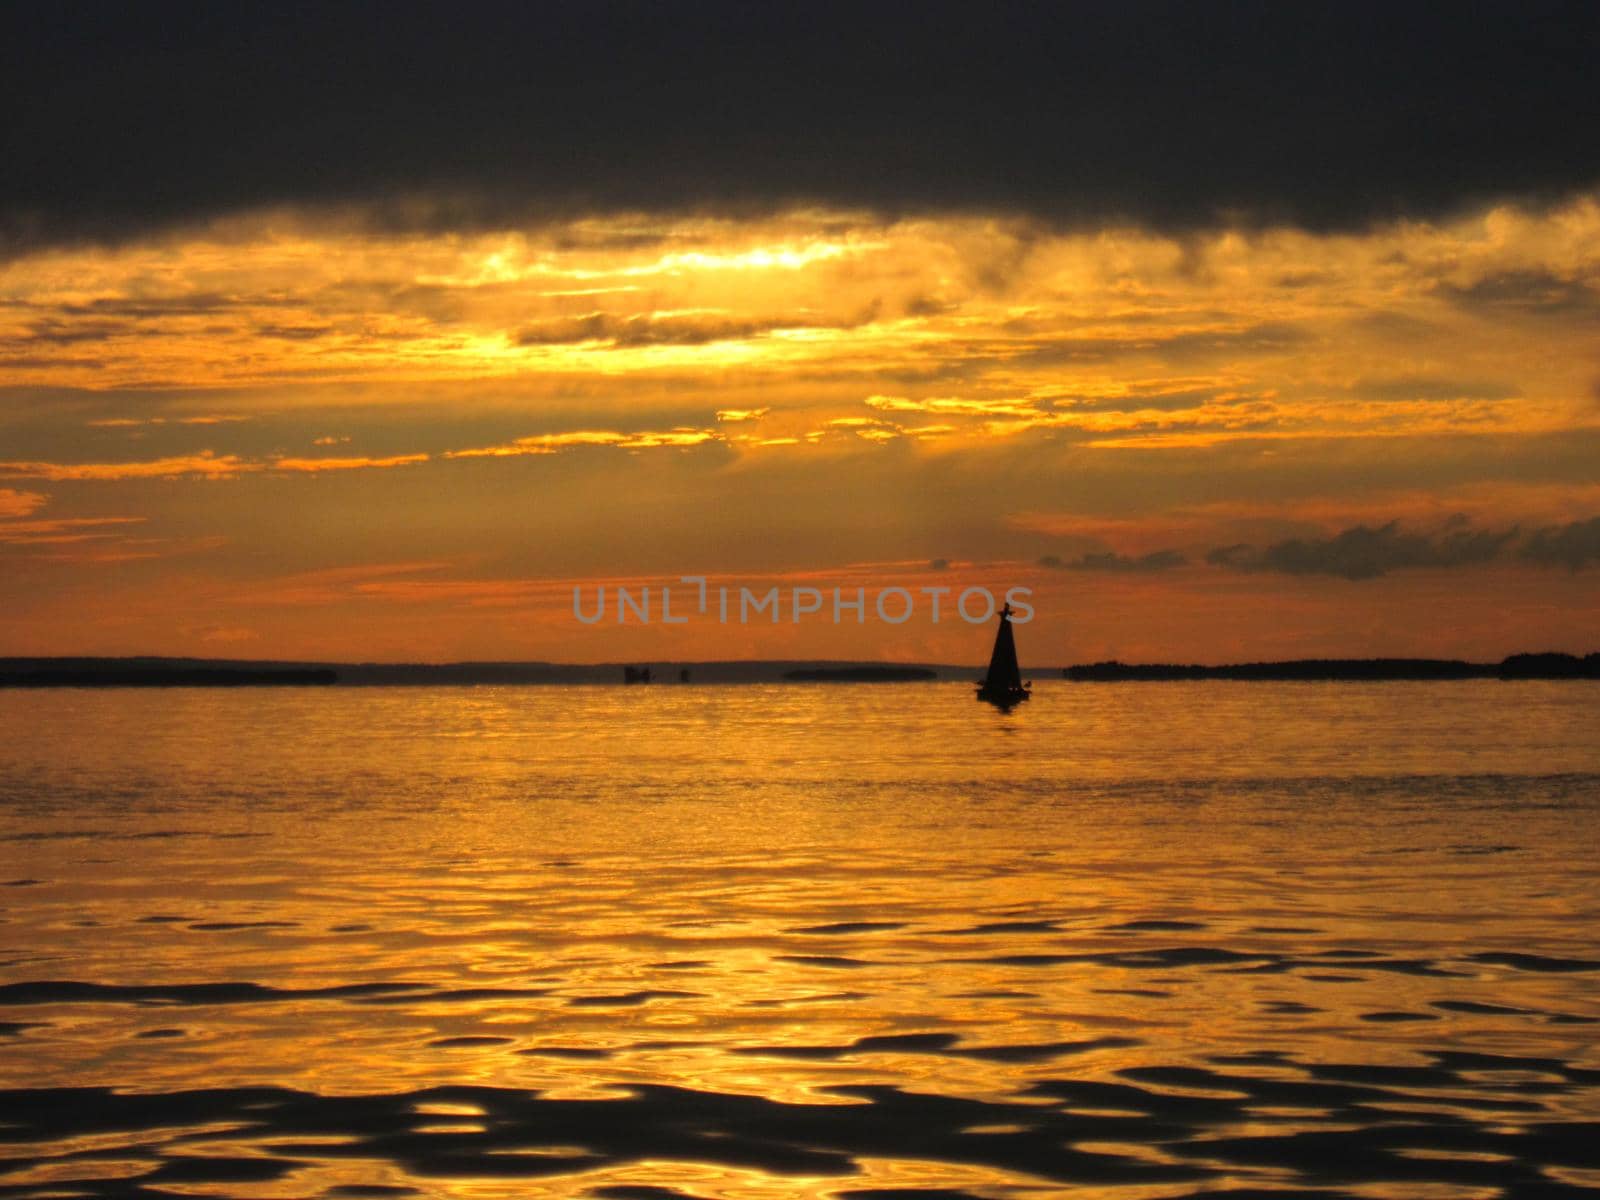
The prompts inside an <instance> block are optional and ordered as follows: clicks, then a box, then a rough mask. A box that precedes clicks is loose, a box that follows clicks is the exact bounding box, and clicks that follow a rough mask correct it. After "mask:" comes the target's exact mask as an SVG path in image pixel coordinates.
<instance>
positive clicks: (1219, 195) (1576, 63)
mask: <svg viewBox="0 0 1600 1200" xmlns="http://www.w3.org/2000/svg"><path fill="white" fill-rule="evenodd" d="M1597 35H1600V7H1597V6H1595V5H1593V4H1590V3H1584V2H1582V0H1577V2H1571V0H1532V2H1530V3H1525V4H1518V5H1511V4H1487V3H1472V4H1468V5H1466V6H1456V7H1444V8H1441V7H1440V6H1438V5H1437V4H1433V3H1421V2H1418V0H1404V2H1399V3H1395V2H1388V3H1375V2H1374V0H1341V2H1331V0H1309V2H1306V3H1297V4H1282V3H1276V2H1271V0H1247V2H1240V3H1232V4H1221V5H1199V4H1192V3H1188V2H1186V0H1163V2H1151V0H1146V2H1143V3H1128V4H1118V5H1109V4H1057V5H1039V4H1025V3H1014V4H999V5H989V6H984V7H983V8H981V9H975V8H973V6H972V5H970V4H967V3H955V2H954V0H944V2H934V3H928V4H923V5H919V6H918V7H917V9H916V11H915V14H914V16H908V14H907V13H906V11H905V10H904V9H903V8H902V7H901V6H898V5H859V4H853V3H843V2H841V0H833V2H829V0H816V2H814V3H807V4H803V5H802V4H793V3H760V4H751V3H746V2H742V0H741V2H738V3H735V2H732V0H722V2H718V3H708V4H699V5H692V6H687V7H686V6H681V5H665V4H654V3H643V2H634V3H623V2H618V0H588V2H585V3H552V4H524V3H509V2H500V3H481V4H473V5H466V6H461V5H455V6H439V5H434V4H422V3H418V2H416V0H409V2H408V0H396V2H393V3H387V4H383V5H376V6H375V5H371V4H365V3H363V4H356V3H348V2H343V3H341V2H338V0H329V2H327V3H319V4H316V5H295V6H284V5H282V4H276V3H266V2H264V0H238V2H236V3H230V4H227V5H219V4H214V3H209V2H205V0H189V2H185V3H165V2H163V3H155V4H141V5H111V4H104V5H49V4H11V5H6V6H4V8H3V10H0V77H3V78H5V79H6V81H7V85H8V86H7V93H8V103H7V106H6V108H7V112H6V119H5V121H4V122H0V161H3V162H4V163H5V164H6V172H5V183H4V185H3V188H0V231H3V236H5V237H6V238H7V239H8V240H9V242H10V243H11V244H12V245H13V246H17V245H25V244H30V243H32V242H36V241H39V240H49V239H57V238H62V237H72V236H85V235H87V236H105V237H114V236H118V235H122V234H127V233H130V232H135V231H138V230H142V229H146V228H149V227H151V226H155V225H161V224H164V223H171V222H176V221H182V220H185V219H192V218H197V217H204V216H207V215H210V214H214V213H218V212H226V211H231V210H237V209H241V208H250V207H256V206H263V205H274V204H284V203H314V204H327V205H335V206H338V205H371V206H373V207H372V209H371V211H372V213H373V219H375V220H379V221H384V222H388V223H392V224H397V225H406V226H408V227H427V226H430V225H437V226H441V227H444V226H459V225H460V224H462V223H464V222H479V223H486V222H496V223H497V222H504V221H508V220H526V219H527V218H528V217H529V215H530V214H532V213H559V212H562V211H579V210H584V209H589V208H596V207H598V208H606V209H611V210H615V211H621V210H638V209H647V210H649V209H673V208H707V207H710V208H716V209H719V210H725V211H740V210H750V209H766V208H770V207H772V206H773V205H780V204H788V203H791V202H795V201H819V202H823V203H831V204H839V205H846V206H851V207H855V206H867V207H871V208H877V209H880V210H884V211H889V212H897V211H925V210H930V209H951V208H957V209H975V210H985V211H993V210H1003V211H1018V212H1025V213H1032V214H1036V215H1038V216H1040V217H1043V218H1046V219H1049V220H1052V221H1066V222H1084V223H1087V222H1095V221H1100V220H1103V219H1106V218H1118V219H1132V220H1138V221H1143V222H1147V223H1150V224H1153V225H1158V226H1162V227H1168V228H1193V227H1196V226H1199V225H1205V224H1209V223H1212V222H1214V221H1215V220H1217V219H1218V218H1219V216H1224V217H1229V218H1231V219H1238V220H1243V221H1254V222H1276V221H1284V222H1293V223H1298V224H1301V225H1304V226H1306V227H1310V228H1334V227H1352V226H1358V225H1360V224H1363V223H1366V222H1368V221H1371V220H1374V219H1383V218H1387V217H1390V216H1394V215H1398V214H1433V213H1438V212H1442V211H1447V210H1450V209H1453V208H1456V207H1458V206H1461V205H1464V204H1469V203H1474V202H1478V201H1482V200H1487V199H1490V198H1498V197H1502V196H1519V197H1529V198H1534V199H1541V198H1554V197H1557V196H1559V195H1563V194H1567V193H1569V192H1571V191H1572V190H1574V189H1581V188H1588V187H1590V186H1592V185H1593V184H1594V183H1595V182H1596V179H1597V177H1600V161H1597V153H1596V148H1595V142H1594V139H1593V130H1594V129H1595V127H1596V126H1597V125H1600V89H1597V88H1595V87H1594V86H1593V80H1592V77H1591V73H1590V65H1591V62H1590V60H1591V58H1592V48H1593V46H1594V45H1595V44H1596V42H1597ZM385 198H389V199H385ZM380 202H381V203H380ZM638 236H641V237H648V236H649V235H648V234H640V235H638Z"/></svg>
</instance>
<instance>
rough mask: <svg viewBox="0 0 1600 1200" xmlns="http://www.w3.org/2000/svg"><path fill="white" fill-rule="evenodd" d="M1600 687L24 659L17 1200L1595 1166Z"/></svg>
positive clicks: (1268, 1184) (1304, 1177)
mask: <svg viewBox="0 0 1600 1200" xmlns="http://www.w3.org/2000/svg"><path fill="white" fill-rule="evenodd" d="M1597 702H1600V686H1597V685H1595V684H1591V683H1581V682H1579V683H1536V682H1529V683H1502V682H1497V681H1464V682H1459V683H1426V684H1409V683H1384V684H1372V685H1361V684H1337V685H1318V684H1283V685H1275V684H1237V683H1177V684H1136V685H1112V686H1103V685H1102V686H1095V685H1068V684H1064V683H1056V684H1050V683H1041V684H1040V685H1038V688H1037V691H1036V696H1035V699H1034V700H1033V701H1032V702H1030V703H1029V704H1027V705H1024V706H1023V707H1022V708H1019V709H1018V710H1016V711H1015V712H1013V713H1011V714H1009V715H1007V714H1001V713H998V712H995V711H993V710H991V709H988V708H985V707H983V706H980V705H977V704H975V703H974V702H973V701H972V700H971V698H970V692H969V689H968V688H966V687H965V686H955V685H905V686H900V685H857V686H849V685H834V686H830V685H821V686H814V687H805V686H788V687H725V688H717V687H683V688H679V687H669V686H662V687H658V686H652V687H649V688H425V689H366V690H363V689H333V690H327V689H305V690H301V689H282V690H278V689H245V690H239V691H206V690H172V691H92V690H59V691H43V692H31V693H29V692H4V693H0V731H3V733H4V740H3V744H0V864H3V865H0V883H4V884H5V885H6V886H4V887H3V888H0V909H3V911H0V921H3V924H0V1022H3V1024H0V1086H3V1087H5V1088H7V1089H10V1090H8V1091H6V1092H4V1093H3V1094H0V1158H3V1161H0V1195H3V1196H175V1195H184V1196H196V1195H203V1196H241V1197H280V1196H282V1197H289V1196H391V1195H393V1196H405V1195H421V1196H461V1197H479V1196H481V1197H493V1196H551V1197H555V1196H595V1197H600V1198H603V1200H669V1198H673V1197H705V1198H711V1197H728V1198H744V1197H750V1198H754V1197H772V1196H784V1197H788V1196H816V1197H824V1196H839V1197H851V1198H853V1200H861V1198H864V1197H871V1198H876V1200H899V1198H902V1197H907V1196H922V1197H926V1198H927V1200H934V1198H936V1197H938V1198H943V1200H949V1198H950V1197H954V1196H983V1197H1008V1196H1038V1195H1051V1194H1061V1193H1063V1192H1070V1193H1071V1194H1073V1195H1083V1196H1095V1197H1099V1196H1105V1197H1126V1198H1128V1200H1142V1198H1151V1200H1154V1198H1158V1197H1179V1196H1194V1195H1202V1194H1204V1195H1215V1194H1218V1193H1221V1194H1224V1195H1230V1196H1234V1197H1237V1198H1243V1197H1247V1196H1256V1195H1260V1194H1262V1193H1265V1192H1274V1191H1287V1192H1290V1193H1293V1194H1305V1193H1306V1190H1307V1189H1310V1188H1318V1189H1324V1190H1321V1191H1317V1192H1316V1193H1315V1194H1318V1195H1337V1196H1362V1197H1436V1196H1437V1197H1476V1196H1507V1197H1524V1196H1568V1195H1580V1194H1585V1195H1587V1194H1595V1193H1596V1192H1597V1191H1600V1036H1597V1035H1600V1024H1597V1021H1600V1002H1597V999H1596V996H1595V991H1594V988H1595V983H1596V981H1597V979H1600V945H1597V940H1600V935H1597V933H1596V930H1597V928H1600V926H1597V924H1596V916H1597V912H1600V865H1597V864H1600V855H1597V853H1596V851H1597V850H1600V821H1597V820H1596V818H1597V815H1600V725H1597V723H1596V721H1595V710H1596V704H1597Z"/></svg>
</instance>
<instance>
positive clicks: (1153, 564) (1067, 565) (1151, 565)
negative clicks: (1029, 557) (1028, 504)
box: [1039, 550, 1189, 571]
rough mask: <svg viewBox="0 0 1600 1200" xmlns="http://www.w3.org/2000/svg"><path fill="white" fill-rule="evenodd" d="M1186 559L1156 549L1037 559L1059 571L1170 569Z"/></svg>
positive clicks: (1040, 562)
mask: <svg viewBox="0 0 1600 1200" xmlns="http://www.w3.org/2000/svg"><path fill="white" fill-rule="evenodd" d="M1188 561H1189V560H1188V559H1186V558H1185V557H1184V556H1183V555H1182V554H1180V553H1179V552H1178V551H1176V550H1157V551H1155V552H1154V553H1153V554H1143V555H1138V556H1133V555H1127V554H1114V553H1105V554H1084V555H1082V556H1081V557H1079V558H1074V559H1070V560H1067V559H1062V558H1060V557H1058V556H1057V555H1054V554H1046V555H1045V556H1044V557H1043V558H1041V559H1040V560H1039V565H1040V566H1041V567H1050V568H1053V569H1055V570H1060V571H1170V570H1171V569H1172V568H1174V567H1182V566H1185V565H1187V564H1188Z"/></svg>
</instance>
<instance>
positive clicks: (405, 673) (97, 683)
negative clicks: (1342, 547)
mask: <svg viewBox="0 0 1600 1200" xmlns="http://www.w3.org/2000/svg"><path fill="white" fill-rule="evenodd" d="M982 675H983V668H982V666H975V665H971V664H962V665H951V664H940V663H883V662H850V661H837V660H823V661H816V660H811V661H806V660H795V659H780V660H748V659H742V660H734V661H727V662H655V663H650V664H645V665H630V664H624V663H548V662H458V663H330V662H271V661H257V660H250V659H206V658H157V657H136V658H87V657H85V658H0V688H46V687H329V686H338V687H426V686H470V685H485V686H493V685H504V686H517V687H521V686H528V685H538V684H546V685H550V684H554V685H560V684H622V683H624V682H626V681H627V680H629V679H630V678H631V679H632V681H633V682H635V683H643V684H646V685H647V686H649V687H653V688H663V687H664V688H673V687H683V686H688V685H689V684H690V683H691V681H692V683H693V684H742V683H934V682H938V681H940V680H944V681H946V682H966V683H970V682H973V681H975V680H977V679H979V678H981V677H982ZM1023 676H1024V678H1026V679H1042V678H1046V677H1055V678H1061V679H1066V680H1070V681H1072V682H1076V683H1138V682H1145V681H1159V680H1182V679H1227V680H1246V681H1248V680H1265V681H1273V680H1307V681H1334V680H1346V681H1363V680H1384V679H1413V680H1428V679H1441V680H1443V679H1600V654H1590V655H1588V656H1586V657H1580V656H1578V655H1573V654H1559V653H1554V652H1550V653H1544V654H1513V655H1512V656H1511V657H1509V658H1506V659H1502V660H1501V661H1500V662H1497V663H1472V662H1462V661H1460V660H1457V659H1441V658H1315V659H1298V660H1294V661H1290V662H1252V663H1233V664H1228V665H1223V666H1199V665H1193V664H1181V663H1179V664H1175V663H1123V662H1098V663H1087V664H1083V665H1080V666H1072V667H1037V668H1035V669H1033V670H1031V671H1030V670H1024V671H1023Z"/></svg>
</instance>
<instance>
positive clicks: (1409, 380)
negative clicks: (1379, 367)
mask: <svg viewBox="0 0 1600 1200" xmlns="http://www.w3.org/2000/svg"><path fill="white" fill-rule="evenodd" d="M1350 392H1351V394H1352V395H1354V396H1357V397H1359V398H1360V399H1362V400H1380V401H1391V400H1394V401H1405V400H1425V401H1446V400H1513V399H1515V398H1516V397H1518V396H1520V395H1522V391H1521V389H1520V388H1518V387H1516V386H1515V385H1513V384H1509V383H1499V382H1496V381H1494V380H1488V379H1435V378H1431V377H1428V376H1422V375H1413V376H1403V377H1400V378H1395V379H1362V380H1358V381H1357V382H1356V383H1355V384H1354V385H1352V386H1351V388H1350Z"/></svg>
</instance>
